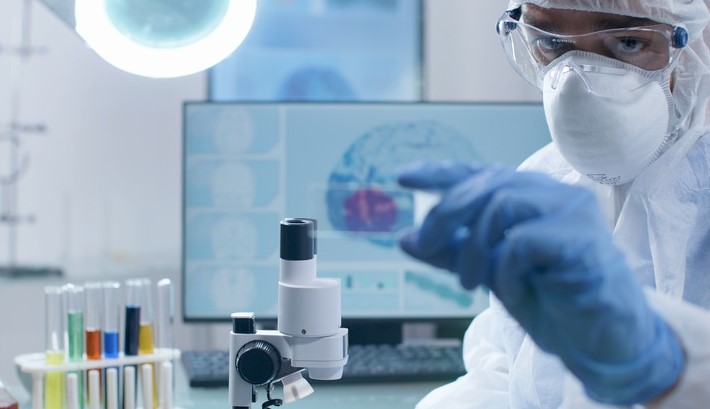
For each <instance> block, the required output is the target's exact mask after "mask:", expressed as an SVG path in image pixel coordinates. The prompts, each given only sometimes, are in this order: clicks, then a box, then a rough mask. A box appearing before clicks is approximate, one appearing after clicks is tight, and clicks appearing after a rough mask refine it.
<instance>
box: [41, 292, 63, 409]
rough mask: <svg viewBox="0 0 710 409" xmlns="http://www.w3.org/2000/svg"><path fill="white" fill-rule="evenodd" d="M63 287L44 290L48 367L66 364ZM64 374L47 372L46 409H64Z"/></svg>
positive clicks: (45, 387)
mask: <svg viewBox="0 0 710 409" xmlns="http://www.w3.org/2000/svg"><path fill="white" fill-rule="evenodd" d="M62 297H63V295H62V288H61V287H45V288H44V316H45V324H46V326H45V331H44V333H45V342H44V350H45V360H46V362H47V365H61V364H63V363H64V302H63V300H62ZM63 404H64V374H63V373H61V372H47V374H46V375H45V382H44V407H45V409H62V405H63Z"/></svg>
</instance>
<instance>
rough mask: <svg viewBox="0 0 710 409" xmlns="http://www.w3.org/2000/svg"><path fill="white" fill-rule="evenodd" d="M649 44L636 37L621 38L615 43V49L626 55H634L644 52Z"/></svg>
mask: <svg viewBox="0 0 710 409" xmlns="http://www.w3.org/2000/svg"><path fill="white" fill-rule="evenodd" d="M647 45H648V43H647V42H646V41H645V40H643V39H641V38H636V37H619V38H616V39H615V41H614V45H613V47H614V49H615V51H616V52H620V53H625V54H634V53H638V52H641V51H643V50H644V49H645V48H646V46H647Z"/></svg>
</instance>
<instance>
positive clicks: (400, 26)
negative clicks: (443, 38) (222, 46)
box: [208, 0, 422, 102]
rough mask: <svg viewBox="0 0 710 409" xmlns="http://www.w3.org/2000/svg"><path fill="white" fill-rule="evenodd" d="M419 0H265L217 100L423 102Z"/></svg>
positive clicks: (221, 76)
mask: <svg viewBox="0 0 710 409" xmlns="http://www.w3.org/2000/svg"><path fill="white" fill-rule="evenodd" d="M421 72H422V0H287V1H286V0H260V1H259V6H258V8H257V15H256V17H255V19H254V24H253V26H252V29H251V30H250V32H249V35H248V37H247V38H246V39H245V41H244V42H243V43H242V44H241V45H240V47H239V48H238V49H237V50H236V51H235V52H234V53H233V54H232V55H231V56H230V57H228V58H226V59H225V60H224V61H222V62H221V63H219V64H217V65H216V66H214V67H213V68H212V69H210V70H209V71H208V81H209V87H208V88H209V98H210V100H212V101H329V102H332V101H418V100H420V99H421V95H422V89H421V84H422V80H421V77H422V75H421Z"/></svg>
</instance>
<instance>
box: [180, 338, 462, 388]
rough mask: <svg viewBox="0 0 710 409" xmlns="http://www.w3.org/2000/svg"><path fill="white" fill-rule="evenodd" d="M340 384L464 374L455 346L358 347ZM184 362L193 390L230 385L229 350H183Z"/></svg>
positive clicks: (352, 350)
mask: <svg viewBox="0 0 710 409" xmlns="http://www.w3.org/2000/svg"><path fill="white" fill-rule="evenodd" d="M348 354H349V358H348V363H347V365H345V368H344V370H343V378H342V379H340V380H339V381H338V382H340V383H356V382H361V383H366V382H374V383H376V382H413V381H449V380H454V379H456V378H457V377H459V376H461V375H463V374H464V372H465V369H464V365H463V358H462V355H461V346H460V345H458V344H456V345H454V344H426V343H424V344H419V343H417V344H400V345H388V344H370V345H366V344H355V345H350V347H349V350H348ZM182 363H183V367H184V368H185V373H186V374H187V377H188V379H189V380H190V386H193V387H220V386H227V384H228V379H229V373H228V372H227V371H228V369H229V352H228V351H219V350H211V351H184V352H183V353H182Z"/></svg>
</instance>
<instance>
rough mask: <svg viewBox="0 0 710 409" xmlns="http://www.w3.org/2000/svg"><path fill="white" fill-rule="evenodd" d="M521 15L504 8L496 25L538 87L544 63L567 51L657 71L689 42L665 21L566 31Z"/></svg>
mask: <svg viewBox="0 0 710 409" xmlns="http://www.w3.org/2000/svg"><path fill="white" fill-rule="evenodd" d="M521 15H522V10H521V8H520V7H518V8H516V9H513V10H508V11H506V12H505V13H504V14H503V16H501V18H500V19H499V20H498V24H497V26H496V29H497V31H498V34H499V35H500V36H501V40H502V42H503V48H504V49H505V51H506V54H507V55H508V58H509V59H510V61H511V63H512V65H513V66H514V67H515V69H516V70H517V71H518V73H519V74H520V75H521V76H522V77H523V78H525V79H526V80H528V81H529V82H530V83H532V84H533V85H535V86H538V87H539V86H540V84H541V81H542V74H544V72H546V67H547V66H549V65H550V63H552V62H553V61H555V60H556V59H558V58H559V57H561V56H563V55H564V54H565V53H567V52H570V51H574V50H578V51H584V52H589V53H593V54H598V55H601V56H604V57H608V58H612V59H615V60H618V61H620V62H622V63H626V64H630V65H633V66H634V67H637V68H639V69H641V70H644V71H660V70H663V69H665V68H667V67H669V66H670V65H671V64H673V62H674V61H675V59H676V58H677V57H678V55H679V54H680V51H681V50H682V49H683V48H684V47H685V46H686V45H687V44H688V32H687V30H686V29H685V28H683V27H673V26H671V25H668V24H654V25H648V26H639V27H628V28H616V29H609V30H601V31H595V32H592V33H586V34H576V35H565V34H556V33H549V32H547V31H544V30H541V29H539V28H537V27H535V26H532V25H529V24H525V23H523V22H520V21H519V20H520V17H521Z"/></svg>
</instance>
